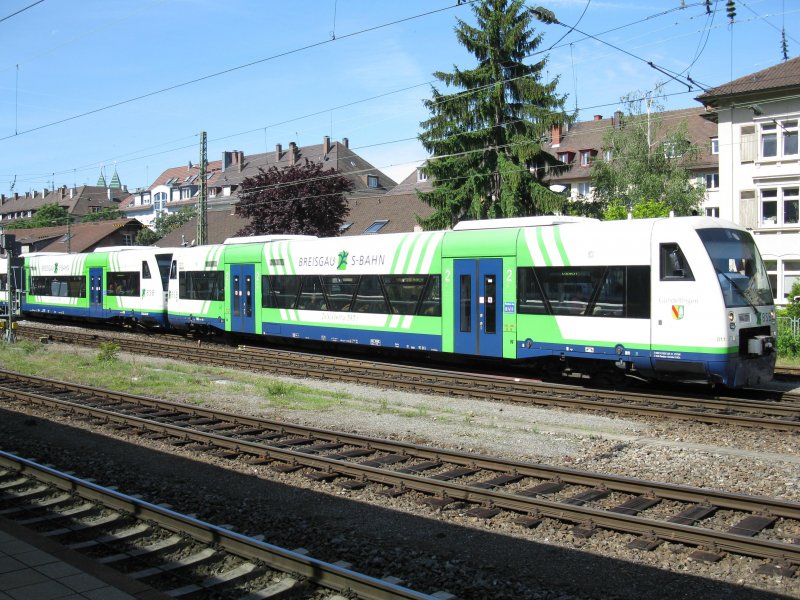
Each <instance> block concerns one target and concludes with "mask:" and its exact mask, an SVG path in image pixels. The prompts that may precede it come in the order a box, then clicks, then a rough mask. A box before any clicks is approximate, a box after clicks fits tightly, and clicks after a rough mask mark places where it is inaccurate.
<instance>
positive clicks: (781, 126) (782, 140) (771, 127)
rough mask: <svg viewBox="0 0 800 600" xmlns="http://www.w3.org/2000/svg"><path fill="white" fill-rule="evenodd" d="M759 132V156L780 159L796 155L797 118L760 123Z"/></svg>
mask: <svg viewBox="0 0 800 600" xmlns="http://www.w3.org/2000/svg"><path fill="white" fill-rule="evenodd" d="M759 134H760V136H761V143H760V145H759V148H760V150H761V158H774V159H781V158H788V157H795V156H797V154H798V148H797V119H793V120H787V121H775V120H773V121H772V122H770V123H762V124H761V126H760V127H759Z"/></svg>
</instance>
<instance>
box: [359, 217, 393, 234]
mask: <svg viewBox="0 0 800 600" xmlns="http://www.w3.org/2000/svg"><path fill="white" fill-rule="evenodd" d="M388 222H389V219H381V220H379V221H374V222H373V223H372V225H370V226H369V227H367V228H366V229H365V230H364V233H365V234H366V233H378V232H379V231H380V230H381V229H383V228H384V227H386V224H387V223H388Z"/></svg>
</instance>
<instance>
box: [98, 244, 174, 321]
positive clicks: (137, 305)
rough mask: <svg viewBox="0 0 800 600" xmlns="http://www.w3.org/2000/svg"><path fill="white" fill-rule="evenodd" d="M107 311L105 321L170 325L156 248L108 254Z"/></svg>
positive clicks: (105, 304)
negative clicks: (116, 320)
mask: <svg viewBox="0 0 800 600" xmlns="http://www.w3.org/2000/svg"><path fill="white" fill-rule="evenodd" d="M107 261H108V269H107V271H106V273H105V288H104V308H105V311H106V312H105V315H106V318H109V319H123V320H133V321H136V322H140V323H142V324H144V325H147V326H152V325H155V326H162V327H163V326H165V325H167V306H166V297H165V293H164V292H165V290H164V286H163V279H162V276H161V269H160V267H159V264H158V261H157V259H156V253H155V252H154V251H153V249H141V250H138V249H125V250H118V251H111V252H108V253H107Z"/></svg>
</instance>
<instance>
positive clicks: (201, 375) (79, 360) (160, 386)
mask: <svg viewBox="0 0 800 600" xmlns="http://www.w3.org/2000/svg"><path fill="white" fill-rule="evenodd" d="M0 365H2V367H3V368H4V369H8V370H11V371H17V372H19V373H24V374H26V375H37V376H39V377H48V378H52V379H59V380H63V381H70V382H74V383H80V384H82V385H90V386H94V387H102V388H106V389H110V390H115V391H120V392H127V393H130V394H139V395H144V396H154V397H157V398H164V399H168V400H173V401H177V402H185V403H188V404H195V405H203V404H205V403H207V402H208V398H209V397H210V396H214V397H220V396H226V397H228V398H230V399H232V400H235V399H237V398H242V397H244V396H252V397H255V398H258V399H259V400H262V401H263V404H262V403H260V404H261V405H262V406H267V407H278V408H285V409H293V410H325V409H328V408H331V407H333V406H338V405H340V404H342V403H343V402H344V401H346V400H348V399H349V398H350V395H349V394H346V393H343V392H338V391H337V392H327V391H324V390H317V389H314V388H311V387H308V386H303V385H299V384H295V383H290V382H286V381H282V380H278V379H273V378H270V377H264V376H259V375H256V374H253V373H247V372H244V371H235V370H232V369H223V368H217V367H206V366H203V365H196V364H189V363H181V362H176V361H168V360H158V359H153V358H149V357H141V356H131V355H126V354H120V352H119V346H118V345H117V344H113V343H109V345H108V346H106V347H102V348H101V349H100V351H99V352H98V351H97V350H96V349H91V348H81V347H66V346H60V345H44V344H39V343H36V342H30V341H27V340H25V341H22V342H19V343H17V344H7V343H0ZM220 380H224V381H225V382H226V384H225V385H224V386H221V385H218V384H217V383H215V382H217V381H220Z"/></svg>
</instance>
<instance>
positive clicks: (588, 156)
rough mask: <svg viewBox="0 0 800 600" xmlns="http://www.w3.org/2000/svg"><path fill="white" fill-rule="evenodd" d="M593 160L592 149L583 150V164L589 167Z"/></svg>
mask: <svg viewBox="0 0 800 600" xmlns="http://www.w3.org/2000/svg"><path fill="white" fill-rule="evenodd" d="M591 160H592V151H591V150H581V166H582V167H588V166H589V163H590V162H591Z"/></svg>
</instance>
